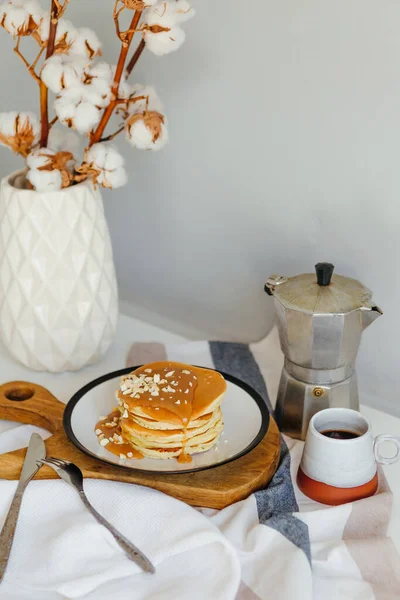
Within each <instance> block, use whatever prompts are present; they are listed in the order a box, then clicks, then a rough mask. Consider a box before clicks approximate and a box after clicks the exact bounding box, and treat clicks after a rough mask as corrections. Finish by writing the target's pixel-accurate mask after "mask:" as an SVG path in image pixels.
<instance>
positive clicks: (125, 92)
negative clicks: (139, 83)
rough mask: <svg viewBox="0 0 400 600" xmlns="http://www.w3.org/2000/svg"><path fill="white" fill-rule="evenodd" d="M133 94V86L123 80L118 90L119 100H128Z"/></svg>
mask: <svg viewBox="0 0 400 600" xmlns="http://www.w3.org/2000/svg"><path fill="white" fill-rule="evenodd" d="M131 93H132V86H131V85H130V84H129V83H128V82H127V81H126V79H121V81H120V84H119V89H118V98H120V99H121V100H127V99H128V98H129V96H130V95H131Z"/></svg>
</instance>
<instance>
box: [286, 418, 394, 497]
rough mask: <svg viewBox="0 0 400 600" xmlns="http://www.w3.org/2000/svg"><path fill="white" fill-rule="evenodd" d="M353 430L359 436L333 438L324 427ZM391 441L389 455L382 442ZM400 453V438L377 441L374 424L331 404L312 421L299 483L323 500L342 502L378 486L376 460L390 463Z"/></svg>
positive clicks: (385, 438) (390, 436)
mask: <svg viewBox="0 0 400 600" xmlns="http://www.w3.org/2000/svg"><path fill="white" fill-rule="evenodd" d="M329 430H338V431H351V432H353V433H355V434H357V437H354V438H351V439H333V438H330V437H327V436H325V435H323V434H322V432H324V431H329ZM384 442H391V443H392V444H394V445H395V449H396V451H395V453H394V454H392V455H391V456H386V455H385V454H384V453H382V452H381V445H382V443H384ZM399 456H400V438H398V437H395V436H392V435H386V434H385V435H380V436H378V437H377V438H376V439H375V441H374V438H373V435H372V430H371V424H370V422H369V421H368V419H366V418H365V417H364V416H363V415H362V414H361V413H359V412H357V411H355V410H350V409H348V408H328V409H326V410H322V411H320V412H318V413H317V414H316V415H314V416H313V417H312V419H311V421H310V424H309V428H308V433H307V438H306V443H305V446H304V451H303V457H302V460H301V464H300V468H299V473H298V479H297V481H298V485H299V487H300V489H301V490H302V491H303V492H304V493H305V494H306V495H307V496H309V497H311V498H313V499H315V500H318V501H319V502H323V503H324V504H342V503H344V502H349V501H351V500H357V499H360V498H365V497H367V496H371V495H372V494H374V493H375V492H376V490H377V487H378V477H377V462H378V463H381V464H391V463H394V462H396V461H397V460H398V459H399Z"/></svg>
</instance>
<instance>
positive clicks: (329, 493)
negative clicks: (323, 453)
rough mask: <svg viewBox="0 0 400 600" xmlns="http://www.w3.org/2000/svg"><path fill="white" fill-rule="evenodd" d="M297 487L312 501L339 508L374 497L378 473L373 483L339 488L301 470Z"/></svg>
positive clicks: (298, 474)
mask: <svg viewBox="0 0 400 600" xmlns="http://www.w3.org/2000/svg"><path fill="white" fill-rule="evenodd" d="M297 485H298V486H299V488H300V490H301V491H302V492H303V494H305V495H306V496H308V497H309V498H311V500H315V501H316V502H321V504H330V505H331V506H338V505H339V504H346V502H354V501H355V500H361V499H362V498H368V497H369V496H373V495H374V494H375V492H376V490H377V489H378V473H377V474H376V475H375V477H374V478H373V479H371V481H368V483H365V484H364V485H359V486H357V487H353V488H338V487H334V486H333V485H328V484H326V483H321V482H320V481H315V480H314V479H311V477H308V475H306V474H305V473H304V472H303V471H302V470H301V469H299V471H298V473H297Z"/></svg>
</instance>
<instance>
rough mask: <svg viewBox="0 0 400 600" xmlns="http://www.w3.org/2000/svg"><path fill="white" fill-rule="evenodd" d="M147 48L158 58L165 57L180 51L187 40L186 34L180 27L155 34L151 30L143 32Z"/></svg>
mask: <svg viewBox="0 0 400 600" xmlns="http://www.w3.org/2000/svg"><path fill="white" fill-rule="evenodd" d="M143 38H144V41H145V42H146V48H147V49H148V50H150V52H152V53H153V54H155V55H156V56H163V55H164V54H169V53H170V52H174V51H175V50H178V49H179V48H180V47H181V46H182V44H183V42H184V41H185V39H186V34H185V32H184V31H183V29H181V28H180V27H172V28H171V29H169V30H168V31H160V32H157V33H153V32H152V31H151V30H144V31H143Z"/></svg>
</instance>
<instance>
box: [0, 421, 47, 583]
mask: <svg viewBox="0 0 400 600" xmlns="http://www.w3.org/2000/svg"><path fill="white" fill-rule="evenodd" d="M44 458H46V446H45V445H44V441H43V440H42V438H41V437H40V435H38V434H37V433H33V434H32V435H31V439H30V441H29V446H28V450H27V453H26V456H25V461H24V464H23V467H22V471H21V477H20V480H19V482H18V487H17V491H16V492H15V496H14V498H13V501H12V502H11V506H10V510H9V511H8V515H7V517H6V520H5V522H4V525H3V529H2V530H1V533H0V582H1V581H2V580H3V577H4V573H5V571H6V568H7V563H8V559H9V557H10V553H11V547H12V543H13V540H14V535H15V530H16V528H17V520H18V515H19V511H20V508H21V503H22V496H23V494H24V491H25V489H26V486H27V485H28V483H29V482H30V481H31V479H32V478H33V477H34V476H35V475H36V473H37V472H38V471H39V469H40V467H41V465H40V464H39V465H38V464H37V461H40V460H42V459H44Z"/></svg>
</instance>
